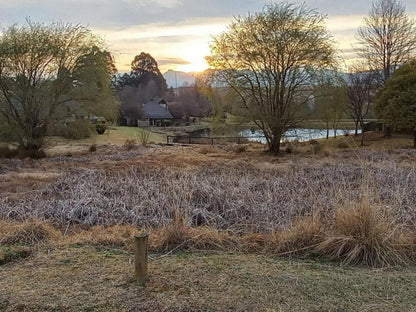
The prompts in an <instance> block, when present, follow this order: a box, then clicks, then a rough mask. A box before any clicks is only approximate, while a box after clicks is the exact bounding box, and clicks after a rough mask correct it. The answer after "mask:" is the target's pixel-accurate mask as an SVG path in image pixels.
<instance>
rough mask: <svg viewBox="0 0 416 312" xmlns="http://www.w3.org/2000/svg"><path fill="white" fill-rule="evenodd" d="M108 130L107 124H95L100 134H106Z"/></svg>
mask: <svg viewBox="0 0 416 312" xmlns="http://www.w3.org/2000/svg"><path fill="white" fill-rule="evenodd" d="M106 130H107V126H106V125H104V124H98V125H95V131H97V133H98V134H100V135H101V134H104V133H105V131H106Z"/></svg>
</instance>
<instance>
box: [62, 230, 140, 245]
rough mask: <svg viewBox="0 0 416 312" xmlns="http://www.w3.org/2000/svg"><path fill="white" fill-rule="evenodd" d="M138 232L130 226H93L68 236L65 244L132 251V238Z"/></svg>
mask: <svg viewBox="0 0 416 312" xmlns="http://www.w3.org/2000/svg"><path fill="white" fill-rule="evenodd" d="M140 232H141V231H140V230H139V229H138V228H137V227H135V226H132V225H114V226H109V227H104V226H95V227H92V228H90V229H87V230H84V231H81V232H79V233H76V234H74V235H71V236H68V237H67V238H66V240H65V242H66V243H69V244H74V245H93V246H97V247H119V248H122V249H125V250H129V251H132V250H134V246H133V244H134V236H135V235H138V234H140Z"/></svg>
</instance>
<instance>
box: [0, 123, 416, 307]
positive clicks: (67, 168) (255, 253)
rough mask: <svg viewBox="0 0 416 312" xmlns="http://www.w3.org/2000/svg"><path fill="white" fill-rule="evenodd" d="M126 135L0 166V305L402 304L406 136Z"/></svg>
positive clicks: (407, 287) (413, 280) (407, 239)
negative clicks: (222, 141) (146, 273)
mask: <svg viewBox="0 0 416 312" xmlns="http://www.w3.org/2000/svg"><path fill="white" fill-rule="evenodd" d="M130 129H131V130H130ZM111 133H113V134H111ZM136 134H137V132H136V130H135V128H119V129H117V130H112V132H111V131H110V135H109V137H110V136H111V135H112V138H113V139H114V142H117V140H118V142H120V144H119V145H117V144H107V143H103V144H100V143H99V144H97V150H96V151H94V152H89V151H88V147H89V146H90V144H91V142H92V141H83V142H74V141H64V140H62V141H60V142H58V143H57V144H56V146H55V147H54V148H53V150H51V151H49V153H50V154H49V155H50V156H48V157H47V158H44V159H40V160H36V161H34V160H30V159H0V289H1V291H0V311H416V308H415V304H414V302H416V295H415V293H414V289H415V287H416V268H415V266H414V264H413V263H414V261H415V260H416V245H415V241H416V240H415V237H416V234H415V233H416V218H415V207H416V162H415V161H416V150H415V149H412V148H410V146H411V145H412V140H411V138H409V137H405V136H400V137H395V138H394V139H393V140H384V139H383V138H382V136H381V135H380V134H376V133H368V134H367V136H366V145H365V146H364V147H359V146H358V145H359V140H360V138H359V137H358V138H356V137H354V136H352V135H350V136H342V137H339V138H337V139H330V140H318V141H316V142H311V143H309V142H304V143H291V144H286V145H284V146H283V147H282V150H283V151H284V152H283V153H282V154H280V155H272V154H269V153H267V152H265V149H264V147H263V146H261V145H258V144H254V143H251V144H242V145H223V146H206V145H205V146H204V145H203V146H162V145H159V144H150V145H148V146H146V147H144V146H140V144H136V146H134V147H128V146H124V142H123V140H125V139H126V138H134V136H135V135H136ZM104 138H105V135H104ZM162 139H163V137H162ZM91 140H92V139H91ZM76 149H78V152H76ZM68 151H69V152H68ZM142 230H146V231H150V232H151V235H150V251H151V255H150V256H151V258H150V281H149V283H148V284H147V287H146V288H144V289H143V288H140V287H138V286H136V285H135V283H134V281H133V250H132V241H133V236H134V235H135V234H137V233H139V232H140V231H142Z"/></svg>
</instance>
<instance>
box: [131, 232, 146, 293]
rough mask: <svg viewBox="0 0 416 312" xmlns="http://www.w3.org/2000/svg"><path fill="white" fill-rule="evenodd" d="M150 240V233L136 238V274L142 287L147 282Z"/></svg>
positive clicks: (137, 280)
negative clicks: (148, 245)
mask: <svg viewBox="0 0 416 312" xmlns="http://www.w3.org/2000/svg"><path fill="white" fill-rule="evenodd" d="M148 238H149V234H148V233H143V234H140V235H136V236H134V273H135V277H136V282H137V283H138V284H139V285H140V286H144V285H145V283H146V281H147V244H148Z"/></svg>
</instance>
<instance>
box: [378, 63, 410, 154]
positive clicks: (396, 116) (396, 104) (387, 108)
mask: <svg viewBox="0 0 416 312" xmlns="http://www.w3.org/2000/svg"><path fill="white" fill-rule="evenodd" d="M374 111H375V113H376V115H377V117H378V118H380V119H384V121H385V123H386V124H387V125H389V126H393V127H398V128H402V129H409V130H412V131H413V133H414V147H415V148H416V60H412V61H411V62H409V63H407V64H405V65H403V67H401V68H399V69H398V70H397V71H396V72H395V73H394V74H393V76H392V77H391V78H390V79H389V80H387V82H386V84H385V86H384V87H383V88H381V89H380V90H379V91H378V92H377V93H376V97H375V101H374Z"/></svg>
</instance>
